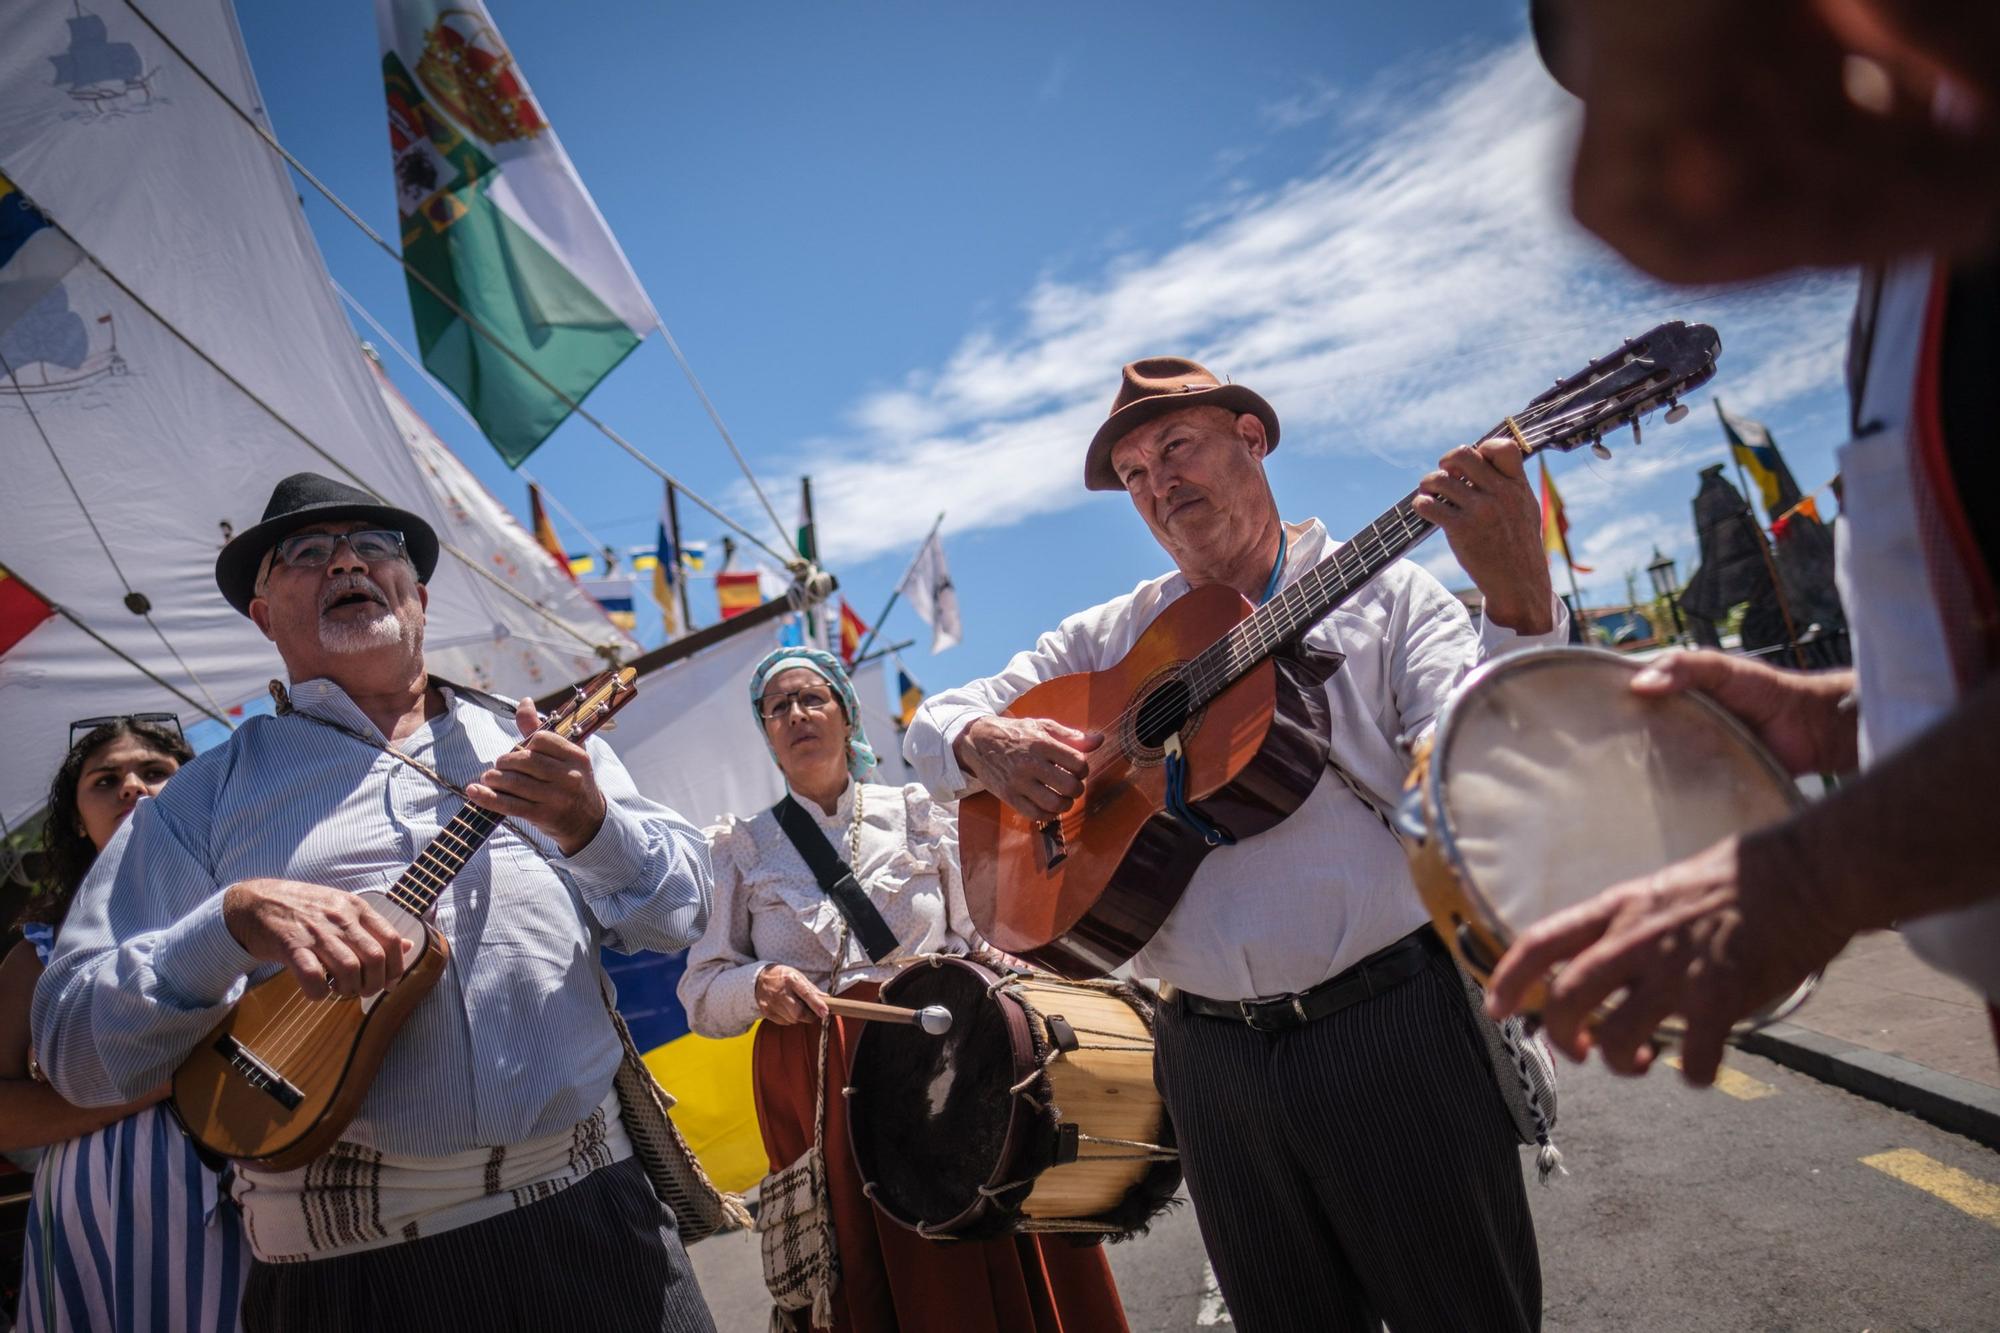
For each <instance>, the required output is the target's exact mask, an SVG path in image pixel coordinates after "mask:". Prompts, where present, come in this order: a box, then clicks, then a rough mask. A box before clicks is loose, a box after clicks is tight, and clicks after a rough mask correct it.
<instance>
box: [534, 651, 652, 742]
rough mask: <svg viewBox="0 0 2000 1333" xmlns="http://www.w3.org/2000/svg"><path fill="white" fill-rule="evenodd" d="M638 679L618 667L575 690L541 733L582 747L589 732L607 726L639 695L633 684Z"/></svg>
mask: <svg viewBox="0 0 2000 1333" xmlns="http://www.w3.org/2000/svg"><path fill="white" fill-rule="evenodd" d="M638 676H639V673H638V671H636V670H635V669H633V668H632V667H619V668H618V669H617V670H615V671H606V672H604V673H603V674H601V675H599V676H597V677H595V678H593V679H592V680H591V681H590V682H589V683H588V684H585V685H579V686H577V687H576V693H575V694H574V695H573V696H571V697H570V698H569V699H566V700H564V701H563V703H562V705H561V706H560V707H559V708H557V709H556V710H555V711H554V712H553V713H550V714H549V715H548V717H547V718H546V719H544V721H543V722H542V729H543V730H544V731H553V732H555V733H556V735H558V736H560V737H562V738H563V739H564V740H567V741H575V742H576V743H577V744H579V745H581V744H582V743H583V742H584V741H585V740H586V739H588V738H589V736H590V733H591V732H593V731H596V730H597V729H598V728H599V727H601V726H603V725H604V724H605V723H606V722H609V721H610V720H611V715H612V714H613V713H615V712H617V711H618V710H619V709H621V708H623V707H624V706H625V705H626V704H628V703H631V702H632V699H633V697H634V696H635V695H637V694H638V693H639V691H638V688H637V687H636V686H634V685H633V684H632V682H633V681H634V680H636V679H638Z"/></svg>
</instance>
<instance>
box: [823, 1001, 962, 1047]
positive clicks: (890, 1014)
mask: <svg viewBox="0 0 2000 1333" xmlns="http://www.w3.org/2000/svg"><path fill="white" fill-rule="evenodd" d="M821 1003H823V1004H825V1005H826V1008H827V1012H829V1013H833V1014H838V1015H840V1016H841V1017H842V1018H861V1019H866V1020H867V1021H869V1022H871V1023H914V1024H915V1025H916V1026H918V1027H920V1028H922V1029H923V1030H924V1031H925V1032H927V1033H929V1034H930V1035H931V1036H933V1037H942V1036H943V1035H944V1034H945V1033H947V1032H949V1031H951V1010H949V1009H947V1008H945V1007H944V1006H943V1005H941V1004H927V1005H925V1006H924V1007H923V1008H921V1009H905V1008H903V1007H902V1006H901V1005H897V1004H871V1003H870V1002H868V1001H867V1000H843V999H841V998H840V997H839V996H837V995H827V996H823V997H822V999H821Z"/></svg>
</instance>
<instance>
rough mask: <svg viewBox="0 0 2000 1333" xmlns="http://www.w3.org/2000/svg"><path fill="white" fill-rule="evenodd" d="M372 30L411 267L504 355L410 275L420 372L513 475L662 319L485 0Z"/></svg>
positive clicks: (451, 0) (386, 14) (393, 16)
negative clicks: (481, 433) (467, 415)
mask: <svg viewBox="0 0 2000 1333" xmlns="http://www.w3.org/2000/svg"><path fill="white" fill-rule="evenodd" d="M375 17H376V25H377V27H378V28H379V29H380V31H381V37H382V76H383V80H384V82H385V84H386V85H387V90H388V98H389V143H390V147H391V149H392V150H393V151H394V154H395V179H396V206H397V211H398V212H399V213H400V215H401V218H402V235H403V258H404V259H405V260H406V261H407V262H408V263H409V265H410V267H411V268H412V269H414V270H415V271H416V273H418V274H422V275H423V277H424V278H425V279H428V280H429V281H430V282H431V283H433V284H435V285H436V287H437V289H438V290H439V291H441V292H443V293H444V294H445V295H446V296H447V297H448V298H449V299H450V302H451V303H452V304H455V305H457V306H458V307H459V308H460V309H461V310H463V311H464V312H465V313H466V314H467V315H469V316H471V318H472V319H473V320H475V321H477V322H478V323H479V324H480V325H481V326H483V327H484V328H485V329H486V330H487V331H489V332H490V333H491V334H493V336H494V337H495V338H497V339H499V341H500V342H501V343H502V344H504V345H505V347H506V349H507V350H505V351H503V350H502V349H501V348H500V347H496V346H495V345H494V344H493V342H491V341H489V340H488V339H487V338H486V337H485V336H483V335H481V334H480V333H479V332H476V331H475V330H474V329H473V328H472V326H471V325H470V324H468V323H467V322H466V320H465V319H463V318H460V316H459V315H458V313H457V312H455V311H454V310H452V309H451V307H450V305H448V304H447V303H446V302H445V301H441V300H439V299H438V297H437V296H436V295H434V294H433V293H432V292H431V290H430V289H429V288H428V287H426V286H425V284H424V283H423V282H421V281H419V280H418V278H417V277H416V276H414V275H412V276H411V277H410V279H409V284H410V305H411V307H412V312H413V314H414V315H415V318H416V325H417V342H418V344H419V346H421V347H422V349H423V357H424V365H425V366H426V367H427V368H428V369H429V370H430V372H431V373H432V374H433V375H435V376H437V377H438V379H440V380H442V381H443V382H444V383H445V384H446V385H447V386H448V387H449V388H450V389H451V391H452V392H453V393H455V394H457V395H458V397H459V399H460V401H462V402H463V403H464V404H465V406H466V408H467V409H468V410H469V411H470V412H471V413H472V415H473V417H474V419H476V420H477V421H478V422H479V425H480V427H481V428H482V429H483V430H485V432H486V438H487V439H489V440H491V441H492V442H493V447H494V448H495V449H498V450H499V451H500V456H501V457H502V458H504V459H506V460H507V462H508V465H509V466H515V467H518V466H519V465H520V463H521V461H522V460H523V459H525V458H527V456H528V455H529V454H531V453H533V452H534V451H535V448H536V447H537V446H538V445H540V444H541V442H542V441H543V440H545V439H547V438H548V435H549V432H550V431H552V430H554V429H555V428H556V427H557V426H558V425H560V424H561V423H562V420H563V418H564V417H566V416H568V415H569V412H570V409H569V407H568V405H567V404H565V403H564V402H563V397H564V396H567V397H568V398H569V399H570V401H572V402H582V401H583V398H584V395H586V394H588V393H589V392H590V391H591V390H592V389H593V388H595V387H596V385H597V382H598V381H599V380H601V379H603V378H604V377H605V375H607V374H609V373H610V371H611V369H612V367H614V366H616V365H617V364H618V363H619V362H620V361H622V360H624V359H625V356H626V354H627V353H629V352H630V351H631V350H632V349H633V348H634V347H637V346H638V345H639V342H640V340H641V339H642V338H644V337H645V335H646V334H647V333H648V332H649V331H651V330H652V329H653V328H654V326H655V325H657V324H658V323H659V316H658V315H656V314H654V312H653V306H652V303H651V302H650V301H648V300H647V299H646V293H645V291H644V289H643V288H641V287H640V286H639V279H638V278H637V277H636V276H635V275H634V274H633V272H632V266H631V265H630V264H628V263H626V262H625V255H624V252H623V251H621V250H620V249H619V248H618V242H617V241H616V240H615V239H613V237H612V235H611V230H610V228H608V227H607V226H605V223H604V218H603V216H602V215H601V214H599V213H598V211H597V205H596V204H595V203H593V202H592V201H591V198H590V195H589V193H588V192H587V191H585V190H584V188H583V182H582V181H580V180H579V179H577V174H576V168H575V167H574V166H572V165H571V163H570V160H569V154H567V153H565V152H564V151H563V146H562V142H561V140H559V139H557V138H556V134H555V131H554V130H553V129H552V128H550V126H549V122H548V118H547V117H545V116H544V115H543V114H542V110H541V107H540V106H539V105H538V104H537V103H536V101H535V97H534V94H533V93H532V92H531V91H530V90H529V88H528V81H527V79H526V78H525V77H524V76H523V75H522V73H521V70H520V67H519V66H517V65H516V64H515V63H514V57H513V54H512V53H511V52H509V51H508V49H507V44H506V43H505V42H504V41H502V40H501V37H500V30H499V29H498V28H496V27H495V26H494V24H493V19H492V17H491V16H490V15H488V14H487V12H486V6H485V5H484V4H483V3H481V0H376V6H375ZM510 351H511V352H512V353H513V355H512V356H510V355H508V352H510ZM516 357H518V358H519V360H518V361H517V360H516V359H515V358H516ZM523 363H525V367H533V372H532V373H530V371H529V370H528V369H527V368H525V367H524V365H523ZM536 376H540V377H541V379H542V380H546V381H547V383H548V385H552V386H554V388H555V389H556V390H559V391H560V392H559V393H556V392H551V391H550V389H549V388H548V387H546V386H545V385H544V384H542V383H540V382H538V381H537V379H536Z"/></svg>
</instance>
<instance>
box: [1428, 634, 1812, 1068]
mask: <svg viewBox="0 0 2000 1333" xmlns="http://www.w3.org/2000/svg"><path fill="white" fill-rule="evenodd" d="M1640 665H1641V664H1640V663H1637V662H1634V661H1632V660H1631V659H1630V658H1627V657H1624V656H1622V655H1620V654H1617V653H1612V652H1609V651H1607V650H1605V649H1602V648H1582V647H1573V646H1572V647H1556V648H1536V649H1529V650H1526V651H1523V652H1519V653H1512V654H1508V655H1507V656H1505V657H1499V658H1495V659H1493V660H1492V661H1489V662H1487V663H1485V664H1484V665H1482V666H1480V667H1478V668H1477V669H1476V670H1474V671H1473V672H1472V673H1471V674H1469V675H1468V676H1467V677H1466V678H1465V680H1464V681H1463V682H1462V683H1461V685H1460V687H1459V689H1458V691H1457V693H1456V694H1454V695H1453V696H1452V699H1451V700H1450V702H1448V703H1447V704H1446V705H1445V707H1444V710H1443V711H1442V712H1441V713H1440V714H1439V717H1438V723H1437V726H1436V728H1435V729H1434V730H1433V731H1432V732H1431V733H1430V734H1429V735H1427V736H1426V737H1424V739H1423V740H1422V741H1420V742H1419V743H1418V744H1417V745H1416V746H1415V747H1414V749H1413V752H1412V763H1411V768H1410V773H1409V776H1408V778H1407V779H1406V780H1405V782H1404V793H1403V800H1402V803H1401V805H1400V807H1399V808H1398V810H1397V816H1396V820H1395V823H1396V828H1397V832H1398V833H1399V834H1401V836H1402V839H1403V847H1404V851H1405V853H1406V854H1407V855H1408V858H1409V862H1410V877H1411V879H1412V880H1413V881H1414V883H1415V886H1416V890H1417V894H1418V896H1419V897H1420V898H1421V899H1422V900H1423V904H1424V907H1425V910H1427V911H1428V912H1429V913H1430V917H1431V921H1432V923H1433V924H1434V925H1435V926H1436V927H1437V932H1438V934H1439V935H1441V936H1442V937H1443V938H1444V941H1445V943H1446V944H1447V945H1448V946H1449V947H1450V949H1451V951H1452V953H1453V954H1454V955H1455V956H1456V957H1457V959H1458V961H1459V962H1460V964H1461V965H1463V966H1464V968H1465V970H1466V971H1467V972H1469V973H1471V975H1472V976H1473V977H1475V978H1476V979H1477V980H1478V981H1479V982H1480V984H1481V985H1485V984H1487V983H1488V982H1489V981H1490V979H1491V977H1492V973H1493V969H1494V968H1495V967H1497V966H1498V965H1499V962H1500V959H1501V957H1502V956H1503V955H1505V953H1506V952H1507V950H1508V949H1509V948H1510V947H1511V946H1512V945H1513V943H1514V942H1515V940H1516V939H1517V938H1518V936H1519V932H1520V931H1521V930H1524V929H1526V928H1527V927H1528V926H1530V925H1532V924H1533V923H1534V922H1535V921H1536V920H1540V919H1546V918H1547V917H1548V916H1549V915H1552V914H1553V913H1555V912H1557V911H1560V910H1562V909H1563V908H1565V907H1567V906H1571V905H1573V904H1574V903H1578V902H1582V901H1585V900H1586V899H1587V898H1588V896H1589V895H1590V894H1591V893H1594V892H1596V891H1598V890H1600V889H1603V888H1607V887H1609V886H1610V885H1612V884H1615V883H1618V882H1620V881H1621V880H1625V879H1630V878H1633V877H1635V876H1638V875H1643V874H1647V873H1650V872H1652V871H1655V870H1658V869H1659V868H1660V867H1661V866H1663V865H1666V864H1670V863H1671V862H1673V861H1674V860H1676V859H1678V858H1680V857H1683V856H1688V855H1692V854H1694V853H1695V852H1697V851H1698V850H1700V848H1702V847H1704V846H1707V845H1709V843H1710V842H1711V841H1712V840H1713V839H1716V838H1720V837H1723V836H1726V835H1728V834H1731V833H1742V832H1747V831H1749V830H1750V829H1752V828H1756V827H1760V826H1762V825H1763V824H1764V823H1768V822H1773V821H1775V820H1777V819H1779V818H1783V817H1784V816H1785V815H1787V814H1788V813H1790V812H1793V811H1796V810H1797V809H1799V808H1801V807H1802V806H1803V805H1804V803H1805V797H1804V795H1803V794H1802V793H1801V792H1800V791H1799V789H1798V786H1797V785H1796V783H1794V782H1793V780H1792V778H1791V776H1790V775H1789V774H1788V773H1786V772H1785V770H1784V768H1783V767H1782V766H1781V765H1780V764H1779V763H1778V761H1777V760H1776V759H1775V758H1773V757H1772V756H1771V754H1770V752H1769V751H1768V750H1767V749H1766V748H1765V747H1764V745H1763V744H1762V743H1761V742H1760V741H1758V740H1757V738H1756V737H1755V736H1754V735H1753V734H1752V733H1751V732H1750V731H1749V730H1748V729H1747V728H1746V727H1744V725H1743V724H1742V723H1741V722H1740V721H1739V720H1738V719H1737V718H1736V717H1734V716H1733V715H1732V714H1730V713H1729V712H1728V710H1726V709H1724V708H1723V707H1722V706H1721V705H1720V704H1718V703H1716V702H1715V701H1714V700H1713V699H1711V698H1709V697H1708V696H1707V695H1704V694H1701V693H1699V692H1698V691H1687V692H1685V693H1681V694H1676V695H1671V696H1667V697H1665V698H1662V699H1656V700H1649V701H1636V700H1635V699H1634V696H1633V695H1632V694H1631V693H1630V680H1631V676H1632V675H1633V674H1634V673H1636V672H1637V671H1638V670H1639V668H1640ZM1482 784H1483V785H1482ZM1481 791H1484V793H1485V797H1484V799H1485V800H1486V801H1489V802H1490V801H1492V800H1493V799H1494V798H1495V793H1500V794H1504V795H1506V796H1509V797H1512V798H1515V799H1517V800H1518V802H1519V803H1520V805H1521V808H1520V809H1518V810H1505V809H1502V810H1497V811H1496V809H1495V808H1494V807H1493V806H1491V805H1490V804H1489V805H1486V806H1483V807H1482V806H1480V805H1479V804H1478V801H1479V799H1480V798H1479V797H1478V796H1477V793H1479V792H1481ZM1468 802H1470V803H1472V804H1471V806H1470V807H1468ZM1468 808H1471V809H1477V810H1482V811H1483V813H1482V814H1481V816H1480V817H1479V818H1478V819H1476V820H1471V821H1470V822H1468V817H1467V816H1468ZM1579 814H1581V815H1583V816H1587V818H1581V819H1580V818H1579ZM1621 820H1622V821H1623V822H1622V823H1621ZM1522 839H1529V840H1538V841H1529V842H1522V841H1519V840H1522ZM1536 848H1553V849H1556V850H1557V852H1558V853H1559V856H1558V857H1557V858H1556V859H1553V860H1551V859H1549V858H1547V857H1540V856H1537V855H1536V854H1535V849H1536ZM1518 849H1526V850H1527V852H1528V853H1529V854H1528V855H1525V856H1520V855H1508V856H1505V857H1502V856H1499V853H1500V852H1502V851H1511V850H1518ZM1592 853H1596V855H1594V856H1593V855H1592ZM1572 858H1573V859H1572ZM1578 867H1587V868H1588V869H1585V870H1583V871H1581V872H1579V871H1578ZM1503 871H1504V872H1505V873H1504V874H1503V873H1501V872H1503ZM1584 875H1589V876H1590V878H1588V879H1585V878H1583V876H1584ZM1524 887H1526V888H1532V889H1533V890H1534V891H1535V892H1536V893H1537V894H1543V895H1544V896H1546V897H1548V898H1549V899H1551V900H1550V901H1547V902H1545V903H1544V904H1543V905H1542V906H1543V910H1540V911H1537V912H1533V913H1527V914H1524V913H1523V912H1522V911H1521V910H1520V908H1521V894H1522V892H1523V888H1524ZM1517 918H1518V919H1517ZM1548 981H1549V978H1547V977H1542V978H1538V979H1537V980H1536V981H1535V982H1534V984H1533V985H1532V986H1531V987H1530V988H1529V989H1528V990H1527V992H1526V993H1525V994H1524V995H1523V996H1522V999H1521V1003H1520V1005H1519V1008H1520V1010H1521V1011H1522V1012H1524V1013H1538V1012H1540V1010H1541V1008H1542V1006H1543V1005H1544V1003H1545V1002H1546V1001H1547V999H1548ZM1815 981H1816V977H1814V978H1808V979H1807V981H1806V982H1805V983H1804V984H1803V985H1801V986H1800V987H1798V989H1796V990H1795V991H1793V992H1792V993H1791V994H1790V995H1788V996H1786V997H1783V998H1782V999H1781V1000H1780V1001H1778V1002H1777V1003H1775V1004H1773V1005H1770V1006H1767V1007H1766V1008H1765V1009H1763V1010H1761V1011H1759V1012H1758V1013H1756V1014H1754V1015H1752V1016H1751V1017H1750V1018H1749V1019H1748V1020H1746V1021H1745V1023H1744V1024H1740V1025H1739V1027H1741V1028H1745V1029H1747V1028H1751V1027H1758V1026H1762V1025H1764V1024H1767V1023H1771V1022H1775V1021H1777V1020H1778V1019H1781V1018H1783V1017H1784V1016H1785V1015H1787V1014H1789V1013H1790V1012H1791V1011H1792V1010H1794V1009H1796V1008H1797V1007H1798V1006H1799V1004H1801V1003H1803V1002H1804V1000H1805V998H1806V996H1808V995H1809V994H1810V993H1811V991H1812V988H1813V985H1814V982H1815Z"/></svg>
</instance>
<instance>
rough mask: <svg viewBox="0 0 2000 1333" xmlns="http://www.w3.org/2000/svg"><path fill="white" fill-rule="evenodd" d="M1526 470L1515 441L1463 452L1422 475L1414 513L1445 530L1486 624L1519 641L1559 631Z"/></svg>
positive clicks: (1537, 511)
mask: <svg viewBox="0 0 2000 1333" xmlns="http://www.w3.org/2000/svg"><path fill="white" fill-rule="evenodd" d="M1527 463H1528V460H1527V456H1526V455H1525V454H1523V453H1522V452H1521V449H1520V446H1518V445H1516V444H1515V443H1514V442H1513V441H1512V440H1509V439H1505V438H1502V439H1498V440H1488V441H1486V442H1485V443H1484V444H1478V445H1464V446H1461V447H1460V448H1457V449H1454V450H1452V451H1451V452H1450V453H1448V454H1446V455H1445V456H1444V457H1443V458H1442V459H1439V460H1438V466H1437V470H1436V471H1435V472H1429V473H1426V474H1425V475H1424V479H1423V480H1422V481H1421V482H1419V483H1418V485H1417V496H1416V498H1415V499H1414V500H1412V501H1411V502H1410V508H1412V509H1414V510H1415V511H1416V513H1417V517H1419V518H1421V519H1424V520H1426V521H1427V522H1430V523H1434V524H1436V525H1437V526H1438V527H1439V528H1442V529H1443V530H1444V536H1445V540H1446V541H1448V542H1450V543H1451V553H1452V554H1453V555H1455V556H1457V557H1458V563H1459V565H1460V567H1462V568H1463V569H1464V570H1465V575H1466V577H1467V578H1469V579H1471V580H1472V582H1473V584H1474V586H1476V587H1477V588H1478V589H1479V592H1480V596H1481V597H1482V598H1484V600H1485V615H1486V619H1487V620H1489V621H1491V622H1492V623H1493V624H1495V625H1498V626H1500V627H1501V628H1503V629H1511V630H1513V631H1515V632H1516V633H1518V634H1546V633H1548V632H1549V631H1550V630H1552V629H1554V628H1555V595H1554V590H1553V588H1552V586H1551V584H1550V582H1549V561H1548V555H1547V554H1546V552H1544V550H1543V549H1542V533H1541V527H1542V525H1541V502H1540V501H1539V500H1537V499H1536V498H1535V491H1534V488H1533V487H1532V486H1530V485H1529V484H1528V467H1527Z"/></svg>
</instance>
